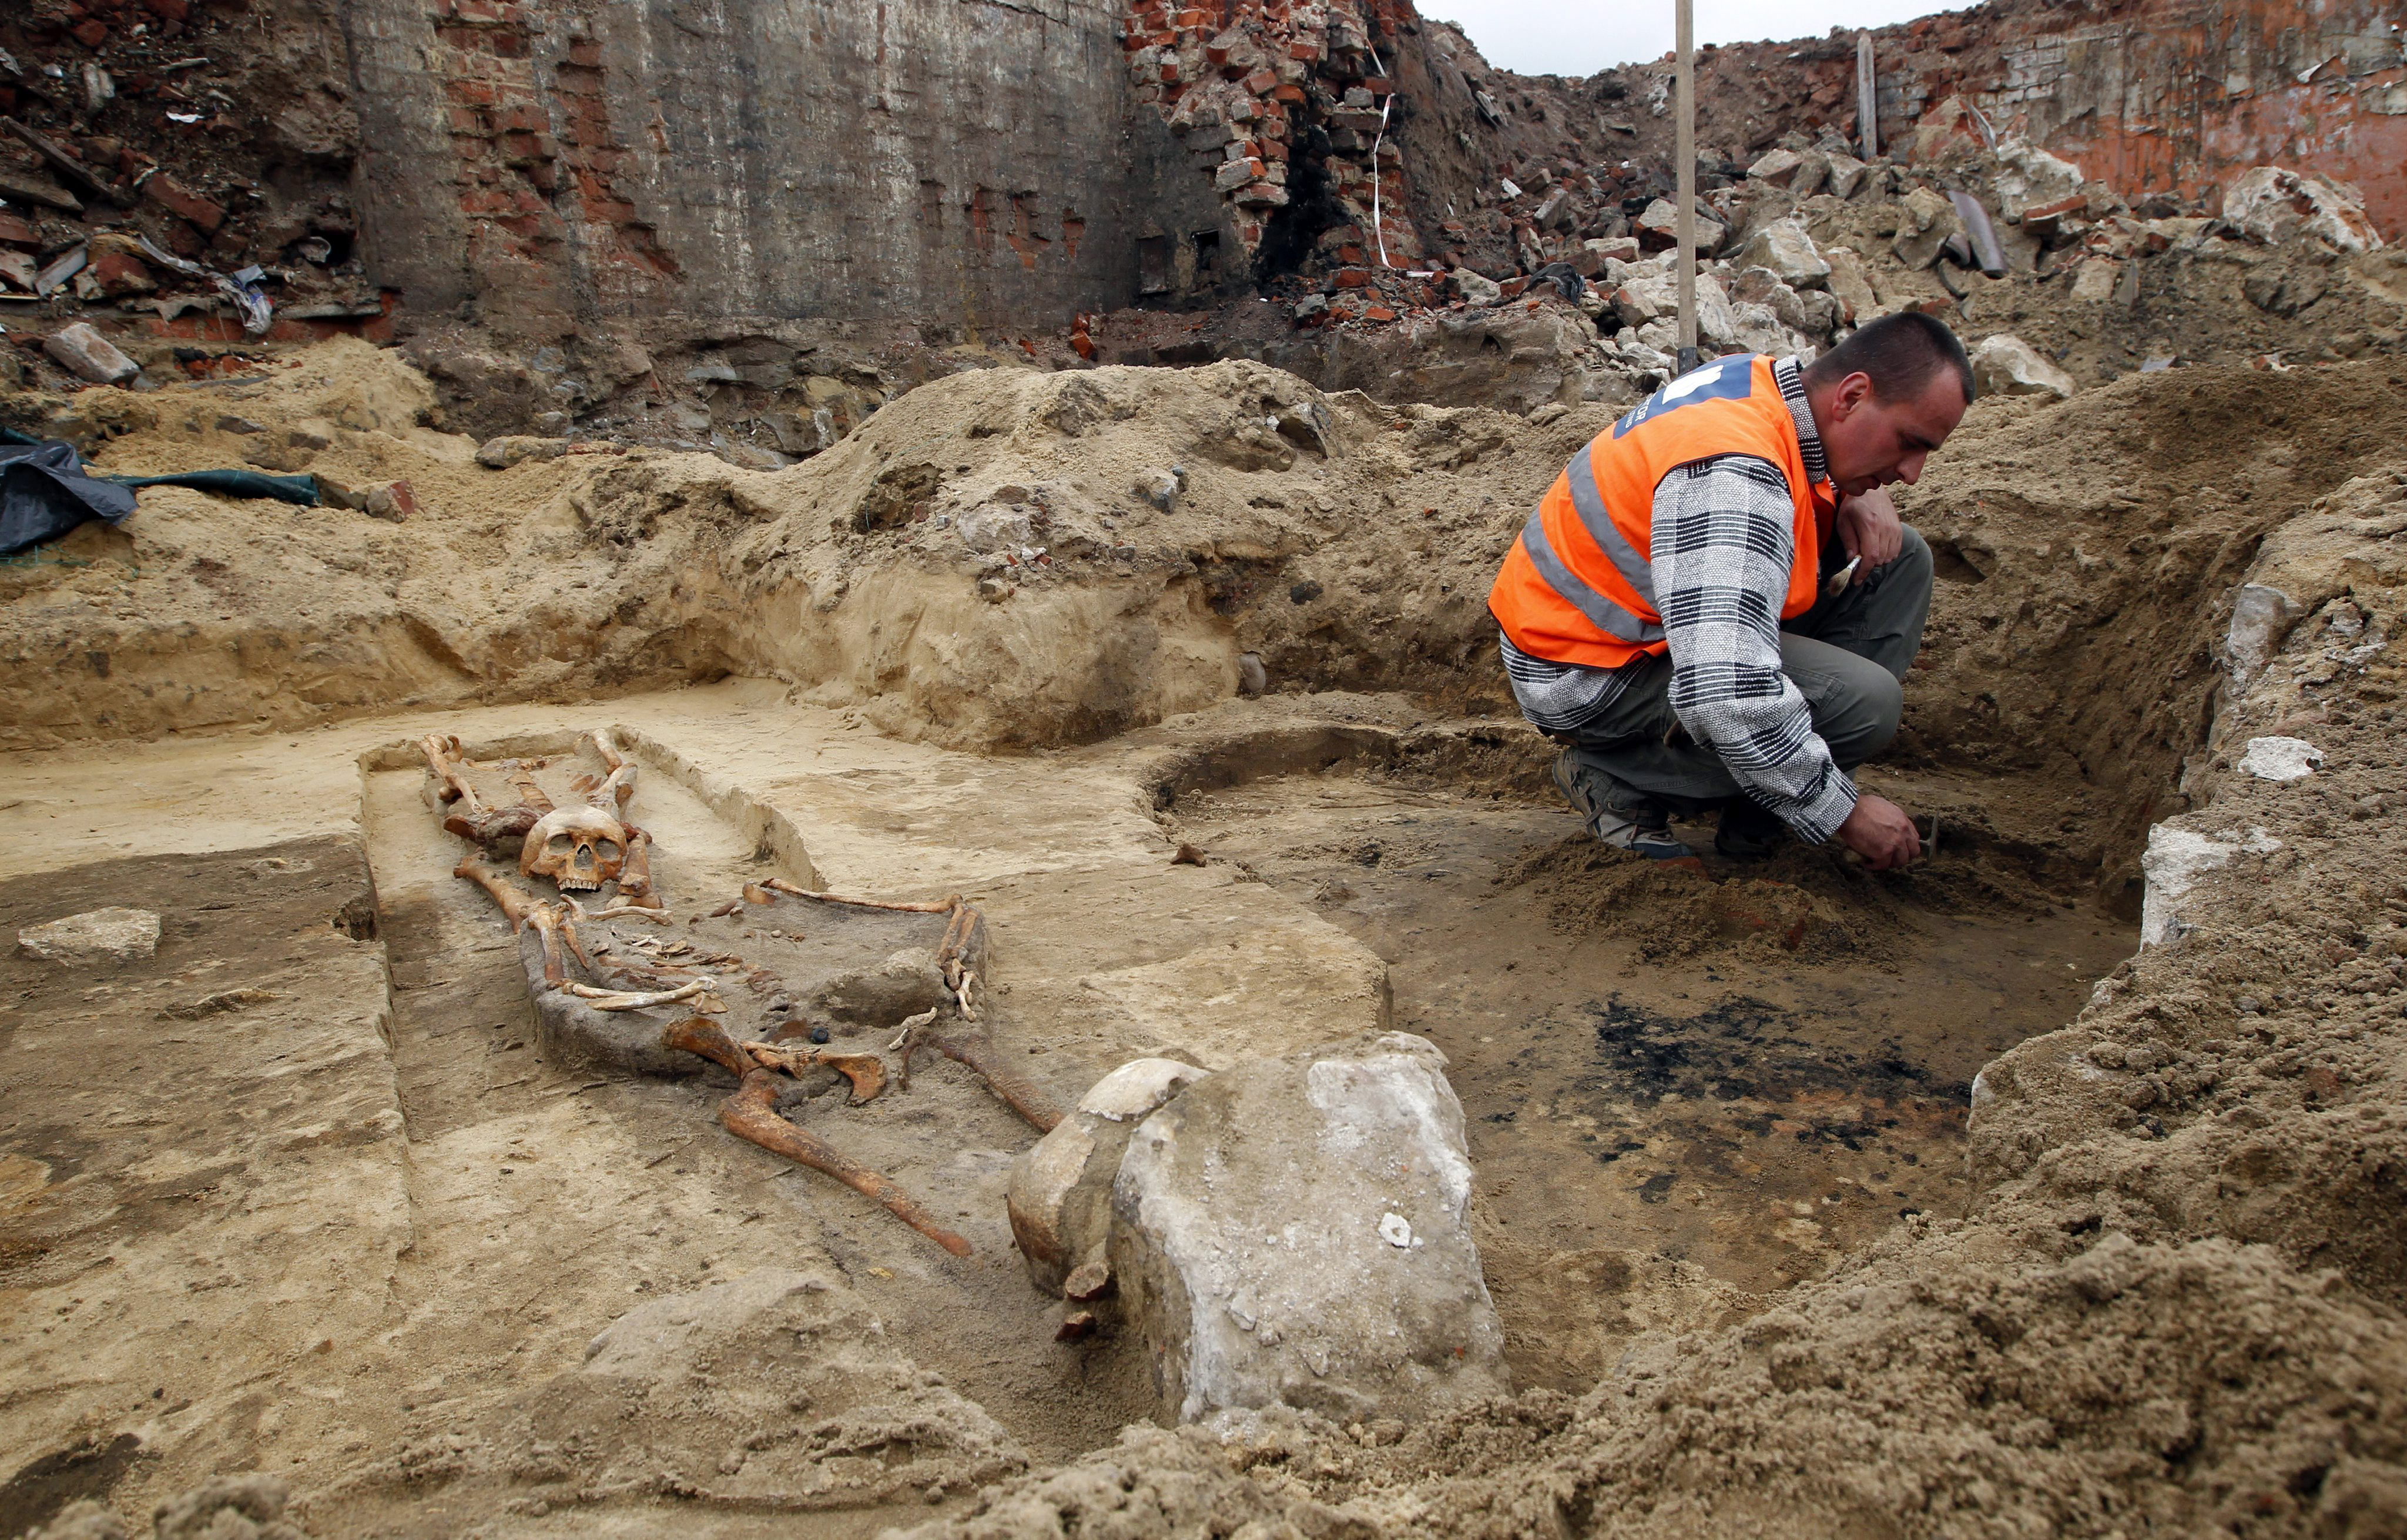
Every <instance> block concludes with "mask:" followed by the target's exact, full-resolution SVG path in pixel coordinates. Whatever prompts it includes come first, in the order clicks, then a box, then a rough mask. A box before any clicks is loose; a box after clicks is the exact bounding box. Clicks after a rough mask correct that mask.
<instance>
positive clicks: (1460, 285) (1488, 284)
mask: <svg viewBox="0 0 2407 1540" xmlns="http://www.w3.org/2000/svg"><path fill="white" fill-rule="evenodd" d="M1454 289H1455V292H1457V293H1459V294H1460V295H1461V296H1462V297H1463V298H1464V299H1465V300H1466V301H1468V302H1469V303H1471V304H1473V305H1502V304H1503V303H1504V288H1503V285H1502V284H1500V283H1498V282H1496V281H1495V280H1494V279H1492V278H1486V277H1484V276H1482V275H1480V274H1478V273H1474V272H1473V271H1472V270H1471V269H1470V268H1468V267H1458V268H1456V269H1455V270H1454Z"/></svg>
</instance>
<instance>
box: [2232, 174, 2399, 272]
mask: <svg viewBox="0 0 2407 1540" xmlns="http://www.w3.org/2000/svg"><path fill="white" fill-rule="evenodd" d="M2223 217H2224V218H2225V219H2227V220H2229V221H2231V222H2232V223H2233V224H2236V225H2238V226H2239V227H2240V229H2241V232H2242V233H2243V235H2249V236H2251V237H2253V238H2255V239H2257V240H2260V241H2263V242H2264V243H2265V244H2266V245H2268V246H2280V245H2284V244H2286V242H2289V241H2293V240H2298V239H2300V238H2302V237H2309V236H2312V237H2313V238H2314V239H2317V240H2320V241H2322V242H2324V243H2325V244H2326V245H2328V246H2330V247H2332V248H2333V249H2334V250H2341V251H2370V250H2373V249H2374V248H2375V247H2378V246H2380V245H2381V244H2382V233H2381V232H2380V231H2378V230H2376V229H2375V228H2374V227H2373V221H2371V220H2369V219H2367V218H2366V217H2365V201H2364V199H2363V198H2362V197H2361V196H2360V195H2359V194H2358V192H2357V189H2356V188H2354V187H2350V186H2348V185H2347V184H2346V183H2343V182H2335V181H2329V180H2327V179H2326V178H2322V177H2319V176H2317V175H2315V174H2314V172H2312V171H2305V172H2300V171H2289V170H2286V169H2284V168H2283V167H2281V166H2278V165H2260V166H2257V167H2255V168H2253V169H2251V170H2248V171H2244V172H2242V173H2241V174H2240V176H2239V178H2237V179H2236V180H2234V181H2233V182H2232V183H2231V185H2230V186H2229V187H2227V188H2225V189H2224V192H2223Z"/></svg>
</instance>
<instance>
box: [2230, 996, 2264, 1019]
mask: <svg viewBox="0 0 2407 1540" xmlns="http://www.w3.org/2000/svg"><path fill="white" fill-rule="evenodd" d="M2231 1005H2232V1008H2233V1009H2235V1010H2237V1011H2238V1012H2239V1013H2240V1014H2241V1015H2243V1016H2255V1015H2257V1014H2258V1013H2259V1012H2261V1011H2263V1010H2264V1008H2265V1004H2264V1002H2263V1001H2261V1000H2258V999H2257V997H2256V996H2255V995H2253V994H2243V995H2242V996H2241V997H2240V998H2239V999H2237V1000H2235V1001H2233V1002H2232V1003H2231Z"/></svg>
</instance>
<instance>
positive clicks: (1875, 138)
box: [1856, 32, 1880, 161]
mask: <svg viewBox="0 0 2407 1540" xmlns="http://www.w3.org/2000/svg"><path fill="white" fill-rule="evenodd" d="M1873 83H1874V82H1873V35H1872V34H1871V33H1869V32H1859V33H1858V34H1856V129H1857V136H1858V137H1859V138H1860V139H1862V140H1863V145H1864V159H1865V160H1868V161H1877V160H1879V159H1880V106H1879V101H1878V98H1877V97H1876V96H1875V95H1874V93H1873Z"/></svg>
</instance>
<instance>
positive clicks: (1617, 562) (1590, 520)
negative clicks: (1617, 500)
mask: <svg viewBox="0 0 2407 1540" xmlns="http://www.w3.org/2000/svg"><path fill="white" fill-rule="evenodd" d="M1563 475H1564V476H1565V477H1566V478H1569V479H1570V481H1571V484H1572V506H1573V507H1574V508H1575V509H1577V510H1578V511H1579V518H1580V523H1581V524H1582V525H1584V526H1585V527H1586V528H1587V530H1588V538H1589V539H1591V540H1593V541H1595V542H1596V548H1597V549H1599V550H1601V551H1602V552H1604V554H1605V557H1606V559H1607V560H1609V561H1610V562H1612V563H1613V570H1614V571H1616V572H1617V573H1619V574H1621V580H1622V581H1623V582H1625V583H1628V584H1629V585H1630V586H1631V588H1632V589H1634V590H1636V591H1637V593H1638V597H1639V600H1640V601H1641V602H1642V603H1644V604H1645V606H1646V607H1647V608H1649V609H1653V608H1654V607H1655V567H1654V563H1652V562H1651V561H1650V560H1649V559H1648V558H1647V557H1645V556H1642V555H1640V554H1639V552H1638V550H1637V549H1636V548H1635V547H1633V546H1631V543H1630V539H1629V537H1628V536H1627V535H1623V534H1622V533H1621V526H1620V525H1618V524H1617V523H1615V522H1614V521H1613V515H1612V514H1610V513H1607V512H1606V511H1605V509H1604V493H1603V492H1602V491H1600V490H1598V487H1597V484H1596V462H1595V461H1594V460H1593V459H1591V458H1590V457H1589V447H1588V445H1586V444H1583V445H1581V446H1580V449H1579V453H1577V454H1575V455H1574V456H1572V463H1570V464H1568V465H1566V466H1564V467H1563ZM1539 538H1541V539H1544V538H1545V535H1543V534H1541V535H1540V536H1539ZM1556 564H1557V565H1558V566H1560V565H1561V563H1560V561H1558V562H1557V563H1556ZM1565 570H1567V571H1568V570H1569V569H1568V568H1566V569H1565ZM1546 580H1547V581H1548V582H1552V581H1554V574H1552V573H1548V574H1547V575H1546ZM1574 581H1576V579H1574ZM1580 586H1581V587H1583V588H1587V587H1588V585H1587V584H1585V583H1582V584H1581V585H1580ZM1557 592H1561V591H1560V590H1558V591H1557ZM1589 592H1595V591H1594V590H1593V589H1590V590H1589ZM1563 597H1564V598H1566V599H1569V598H1571V595H1570V594H1569V593H1564V594H1563ZM1600 597H1601V596H1600ZM1573 602H1574V603H1575V604H1576V603H1578V601H1576V600H1574V601H1573ZM1580 607H1581V608H1582V609H1583V610H1584V609H1586V608H1587V606H1585V605H1583V606H1580ZM1614 607H1615V608H1616V609H1621V606H1618V605H1616V606H1614ZM1621 613H1623V614H1624V615H1628V614H1629V613H1630V612H1629V611H1628V610H1626V609H1623V610H1621ZM1633 618H1634V617H1633ZM1646 629H1647V630H1648V631H1650V632H1652V633H1653V634H1654V635H1650V636H1645V637H1638V636H1626V635H1622V634H1621V633H1620V632H1615V633H1614V635H1617V636H1621V639H1622V640H1623V641H1626V642H1634V641H1642V640H1643V641H1653V640H1654V639H1655V637H1656V636H1660V635H1663V628H1662V627H1661V626H1648V627H1646Z"/></svg>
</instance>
